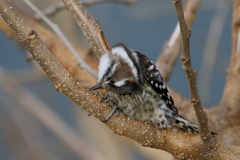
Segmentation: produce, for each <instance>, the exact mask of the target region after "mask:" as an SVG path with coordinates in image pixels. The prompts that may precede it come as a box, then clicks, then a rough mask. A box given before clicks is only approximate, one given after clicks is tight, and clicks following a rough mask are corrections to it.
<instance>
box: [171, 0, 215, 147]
mask: <svg viewBox="0 0 240 160" xmlns="http://www.w3.org/2000/svg"><path fill="white" fill-rule="evenodd" d="M173 2H174V4H175V7H176V11H177V16H178V21H179V25H180V30H181V34H182V41H183V54H182V56H181V60H182V63H183V69H184V70H185V73H186V76H187V79H188V84H189V88H190V97H191V103H192V104H193V106H194V110H195V113H196V116H197V119H198V122H199V129H200V134H201V137H202V140H203V141H204V142H207V143H211V141H212V140H213V138H212V136H211V134H210V133H209V130H208V118H207V115H206V113H205V112H204V111H203V108H202V104H201V100H200V98H199V94H198V89H197V83H196V77H197V74H196V70H195V69H194V68H192V64H191V56H190V46H189V37H190V30H189V29H188V27H187V24H186V22H185V18H184V12H183V9H182V2H181V0H174V1H173Z"/></svg>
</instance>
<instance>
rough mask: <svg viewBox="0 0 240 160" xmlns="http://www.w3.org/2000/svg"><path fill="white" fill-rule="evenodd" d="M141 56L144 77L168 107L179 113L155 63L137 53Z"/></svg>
mask: <svg viewBox="0 0 240 160" xmlns="http://www.w3.org/2000/svg"><path fill="white" fill-rule="evenodd" d="M136 53H137V54H138V56H139V60H140V61H139V63H140V66H141V67H142V75H143V78H144V80H146V81H147V82H148V83H149V84H150V85H151V86H152V88H153V89H154V90H155V91H156V92H157V93H158V94H159V96H160V97H161V98H162V99H163V100H164V101H165V103H166V105H167V107H168V108H169V109H171V110H172V111H174V112H175V113H178V110H177V108H176V107H175V105H174V102H173V99H172V97H171V95H170V93H169V92H168V89H167V87H166V85H165V83H164V81H163V78H162V76H161V74H160V72H159V71H158V69H157V67H156V66H155V65H154V63H153V62H152V61H151V60H150V59H148V58H147V57H146V56H145V55H143V54H141V53H140V52H136Z"/></svg>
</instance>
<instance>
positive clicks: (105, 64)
mask: <svg viewBox="0 0 240 160" xmlns="http://www.w3.org/2000/svg"><path fill="white" fill-rule="evenodd" d="M111 61H112V60H111V58H110V57H109V53H105V54H104V55H102V57H101V58H100V61H99V66H98V69H99V73H98V81H100V80H101V79H102V78H103V76H104V74H105V73H106V71H107V69H108V68H109V67H110V65H111Z"/></svg>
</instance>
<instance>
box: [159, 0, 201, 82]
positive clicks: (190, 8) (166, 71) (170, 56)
mask: <svg viewBox="0 0 240 160" xmlns="http://www.w3.org/2000/svg"><path fill="white" fill-rule="evenodd" d="M200 2H201V0H194V1H193V0H187V1H186V5H185V7H184V13H185V17H186V23H187V25H188V26H191V25H192V23H193V22H194V20H195V18H196V14H197V10H198V7H199V5H200ZM181 48H182V41H181V32H180V30H179V23H178V24H177V25H176V27H175V29H174V31H173V33H172V35H171V37H170V39H169V40H168V41H167V42H166V43H165V45H164V47H163V49H162V51H161V53H160V54H159V57H158V60H157V62H156V66H157V68H158V69H159V71H160V73H161V75H162V77H163V79H164V81H165V82H167V81H168V80H169V77H170V75H171V74H172V70H173V67H174V65H175V63H176V61H177V59H178V56H179V54H180V51H181Z"/></svg>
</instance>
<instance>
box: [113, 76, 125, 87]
mask: <svg viewBox="0 0 240 160" xmlns="http://www.w3.org/2000/svg"><path fill="white" fill-rule="evenodd" d="M126 80H128V79H127V78H125V79H122V80H121V81H117V82H115V83H114V85H115V86H117V87H121V86H123V85H124V84H125V83H126Z"/></svg>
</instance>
